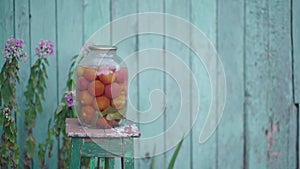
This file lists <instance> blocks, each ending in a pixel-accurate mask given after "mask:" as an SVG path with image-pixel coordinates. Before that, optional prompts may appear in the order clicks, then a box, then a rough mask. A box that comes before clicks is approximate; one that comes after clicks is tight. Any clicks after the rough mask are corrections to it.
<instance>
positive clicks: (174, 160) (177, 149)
mask: <svg viewBox="0 0 300 169" xmlns="http://www.w3.org/2000/svg"><path fill="white" fill-rule="evenodd" d="M182 142H183V138H182V139H181V140H180V142H179V144H178V145H177V147H176V150H175V152H174V154H173V156H172V158H171V161H170V163H169V166H168V169H173V167H174V164H175V162H176V158H177V156H178V153H179V150H180V148H181V145H182Z"/></svg>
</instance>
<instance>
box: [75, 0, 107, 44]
mask: <svg viewBox="0 0 300 169" xmlns="http://www.w3.org/2000/svg"><path fill="white" fill-rule="evenodd" d="M83 8H84V12H83V18H84V24H83V33H84V37H83V40H84V42H86V41H87V40H88V39H89V38H90V37H91V36H92V35H93V34H94V33H95V32H96V31H97V30H98V29H100V28H102V27H103V26H104V25H106V24H108V23H109V22H110V20H111V14H110V0H101V1H98V0H83ZM78 26H80V25H78ZM105 37H106V38H107V39H99V41H100V42H101V43H102V44H110V43H111V42H110V35H107V36H105Z"/></svg>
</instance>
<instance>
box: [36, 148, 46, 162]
mask: <svg viewBox="0 0 300 169" xmlns="http://www.w3.org/2000/svg"><path fill="white" fill-rule="evenodd" d="M45 153H46V150H45V148H44V144H42V143H40V144H39V151H38V159H39V166H42V165H43V164H44V162H45Z"/></svg>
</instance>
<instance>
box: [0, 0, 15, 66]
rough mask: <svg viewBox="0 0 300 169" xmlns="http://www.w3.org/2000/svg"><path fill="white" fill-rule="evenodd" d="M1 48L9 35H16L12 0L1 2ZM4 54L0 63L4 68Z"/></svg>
mask: <svg viewBox="0 0 300 169" xmlns="http://www.w3.org/2000/svg"><path fill="white" fill-rule="evenodd" d="M0 8H1V11H0V28H1V33H0V39H1V41H0V47H1V48H0V49H1V51H2V50H3V49H4V45H5V43H6V40H7V39H8V38H9V37H13V36H14V3H13V1H11V0H3V1H1V2H0ZM3 57H4V56H3V54H1V59H0V65H1V68H2V65H3V63H4V62H5V60H4V59H3Z"/></svg>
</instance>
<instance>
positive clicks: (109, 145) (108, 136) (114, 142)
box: [66, 118, 141, 169]
mask: <svg viewBox="0 0 300 169" xmlns="http://www.w3.org/2000/svg"><path fill="white" fill-rule="evenodd" d="M66 133H67V135H68V136H69V137H71V138H72V150H71V162H70V168H72V169H73V168H80V158H81V156H85V157H90V168H94V167H95V166H94V164H95V159H97V158H99V157H100V158H103V159H105V160H104V161H106V162H105V165H109V167H108V168H113V165H114V163H113V161H112V160H113V159H112V158H117V157H120V158H121V162H122V164H121V165H122V168H125V169H127V168H128V169H130V168H133V167H134V163H133V161H134V160H133V152H134V150H133V149H134V146H133V138H136V137H140V135H141V133H140V131H139V129H138V127H137V126H136V125H135V124H128V125H124V126H120V127H115V128H110V129H91V128H86V127H83V126H81V124H80V123H79V121H78V119H77V118H67V119H66ZM102 161H103V160H102Z"/></svg>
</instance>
